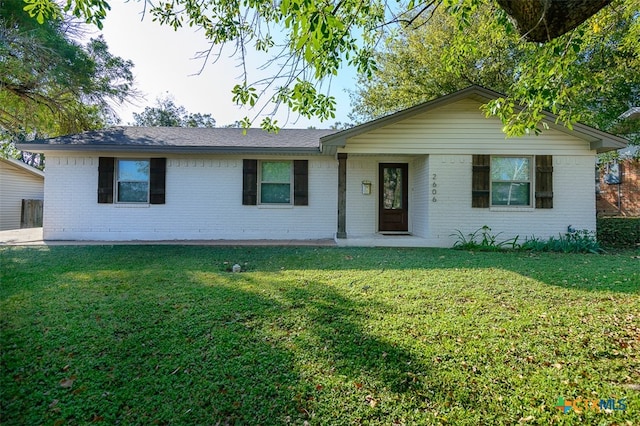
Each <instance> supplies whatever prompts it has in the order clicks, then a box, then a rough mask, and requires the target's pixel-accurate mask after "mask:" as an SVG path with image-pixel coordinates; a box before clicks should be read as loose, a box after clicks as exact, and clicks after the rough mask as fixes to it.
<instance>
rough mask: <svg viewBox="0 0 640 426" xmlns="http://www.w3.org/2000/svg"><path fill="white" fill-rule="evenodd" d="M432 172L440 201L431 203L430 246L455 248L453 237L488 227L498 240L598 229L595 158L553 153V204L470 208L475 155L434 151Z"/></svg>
mask: <svg viewBox="0 0 640 426" xmlns="http://www.w3.org/2000/svg"><path fill="white" fill-rule="evenodd" d="M429 161H430V164H429V171H430V174H431V175H433V174H435V175H436V180H437V182H438V197H437V202H435V203H434V202H431V203H430V206H429V225H428V226H429V234H428V238H427V240H428V241H427V244H428V245H430V246H440V247H451V246H452V245H453V243H454V242H455V241H456V238H455V237H451V236H450V235H451V234H453V233H455V232H456V230H460V231H462V232H463V233H464V234H465V235H466V234H469V233H471V232H474V231H475V230H477V229H478V228H480V227H482V226H484V225H487V226H489V227H490V228H491V232H492V233H493V234H498V233H501V234H500V236H499V237H498V239H499V240H501V241H502V240H506V239H509V238H513V237H516V236H519V237H520V239H519V241H523V240H524V238H525V237H531V236H535V237H540V238H544V239H546V238H548V237H550V236H556V237H557V236H558V234H563V233H565V232H566V231H567V226H569V225H572V226H573V227H574V228H575V229H578V230H582V229H588V230H590V231H595V227H596V213H595V190H594V187H593V173H594V158H593V156H589V155H576V156H561V155H555V156H554V157H553V163H554V164H553V167H554V169H553V193H554V197H553V208H552V209H533V208H525V209H521V208H472V207H471V170H472V169H471V155H432V156H430V157H429Z"/></svg>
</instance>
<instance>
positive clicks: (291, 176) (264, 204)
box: [257, 160, 294, 206]
mask: <svg viewBox="0 0 640 426" xmlns="http://www.w3.org/2000/svg"><path fill="white" fill-rule="evenodd" d="M263 163H288V164H289V182H263V181H262V164H263ZM293 178H294V176H293V160H258V200H257V201H258V202H257V204H258V205H262V206H293V201H294V200H293V197H294V192H293ZM263 183H277V184H286V183H288V184H289V202H288V203H263V202H262V184H263Z"/></svg>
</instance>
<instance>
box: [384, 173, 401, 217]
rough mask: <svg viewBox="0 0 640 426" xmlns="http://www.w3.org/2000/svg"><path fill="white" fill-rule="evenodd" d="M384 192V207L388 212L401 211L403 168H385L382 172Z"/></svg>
mask: <svg viewBox="0 0 640 426" xmlns="http://www.w3.org/2000/svg"><path fill="white" fill-rule="evenodd" d="M382 173H383V182H384V191H383V201H382V202H383V206H384V208H385V209H387V210H391V209H401V208H403V206H402V168H401V167H385V168H384V169H383V171H382Z"/></svg>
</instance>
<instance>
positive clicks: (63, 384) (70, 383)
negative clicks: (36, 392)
mask: <svg viewBox="0 0 640 426" xmlns="http://www.w3.org/2000/svg"><path fill="white" fill-rule="evenodd" d="M75 381H76V376H71V377H69V378H68V379H64V380H61V381H60V387H61V388H65V389H69V388H70V387H72V386H73V382H75Z"/></svg>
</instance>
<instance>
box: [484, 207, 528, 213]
mask: <svg viewBox="0 0 640 426" xmlns="http://www.w3.org/2000/svg"><path fill="white" fill-rule="evenodd" d="M489 210H490V211H492V212H532V211H534V210H535V208H534V207H531V206H522V207H518V206H505V207H499V206H495V207H490V208H489Z"/></svg>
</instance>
